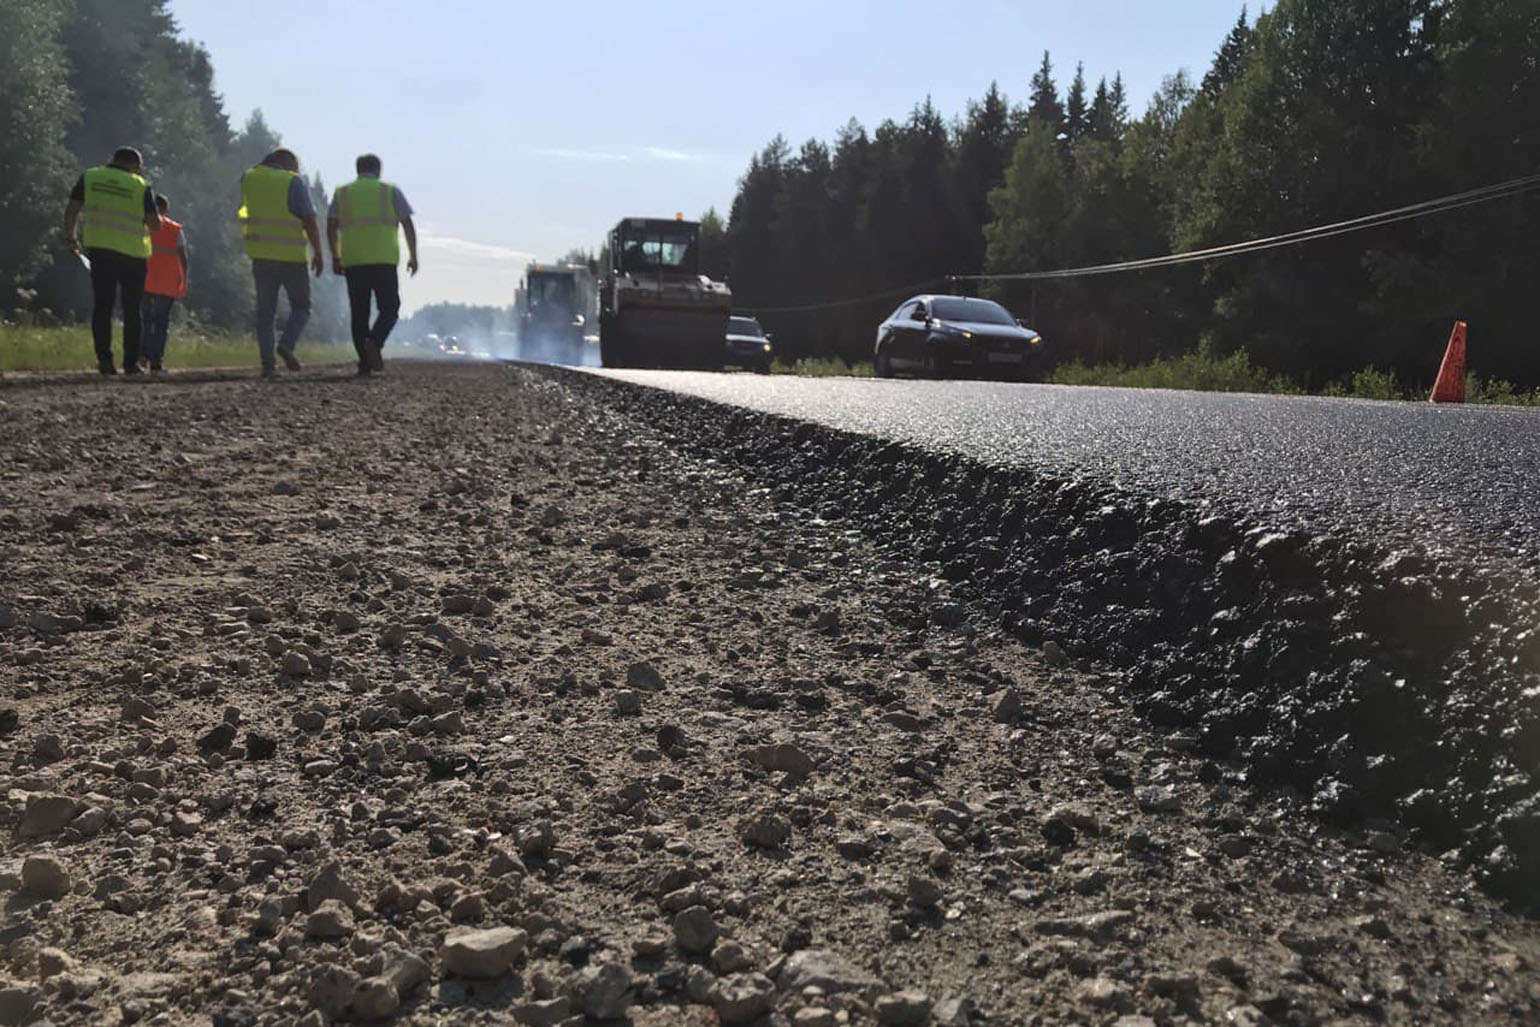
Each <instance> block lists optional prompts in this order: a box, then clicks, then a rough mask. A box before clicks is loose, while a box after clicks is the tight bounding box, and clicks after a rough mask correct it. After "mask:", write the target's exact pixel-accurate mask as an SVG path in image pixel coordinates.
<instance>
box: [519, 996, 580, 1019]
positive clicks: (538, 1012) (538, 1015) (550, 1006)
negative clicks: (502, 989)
mask: <svg viewBox="0 0 1540 1027" xmlns="http://www.w3.org/2000/svg"><path fill="white" fill-rule="evenodd" d="M571 1015H572V1000H571V999H570V998H568V997H567V996H565V995H558V996H557V997H556V998H548V999H535V1000H533V1001H530V1002H525V1003H523V1004H521V1005H517V1006H514V1007H513V1018H514V1020H516V1021H517V1022H519V1023H521V1024H523V1025H524V1027H557V1025H558V1024H561V1023H563V1022H565V1021H566V1020H567V1018H568V1017H570V1016H571Z"/></svg>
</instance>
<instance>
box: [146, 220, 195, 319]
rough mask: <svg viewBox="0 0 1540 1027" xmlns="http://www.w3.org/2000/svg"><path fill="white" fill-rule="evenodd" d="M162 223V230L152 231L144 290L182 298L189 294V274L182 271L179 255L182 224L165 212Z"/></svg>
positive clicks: (159, 294) (158, 294)
mask: <svg viewBox="0 0 1540 1027" xmlns="http://www.w3.org/2000/svg"><path fill="white" fill-rule="evenodd" d="M160 223H161V229H160V231H158V232H151V233H150V261H149V265H148V267H147V268H146V269H145V273H144V291H145V292H152V293H154V294H155V295H157V296H171V297H174V298H176V299H181V298H182V297H183V296H186V295H187V276H186V275H184V274H183V273H182V260H181V258H180V257H178V256H177V240H179V239H181V238H182V226H181V225H180V224H178V223H177V222H175V221H172V220H171V219H170V218H168V217H166V216H165V215H164V214H162V215H161V218H160Z"/></svg>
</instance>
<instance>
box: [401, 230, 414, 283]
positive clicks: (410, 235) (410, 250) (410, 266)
mask: <svg viewBox="0 0 1540 1027" xmlns="http://www.w3.org/2000/svg"><path fill="white" fill-rule="evenodd" d="M401 231H403V232H405V233H406V252H407V258H406V271H407V274H411V275H415V274H417V226H416V225H414V224H412V219H411V218H410V217H404V218H402V219H401Z"/></svg>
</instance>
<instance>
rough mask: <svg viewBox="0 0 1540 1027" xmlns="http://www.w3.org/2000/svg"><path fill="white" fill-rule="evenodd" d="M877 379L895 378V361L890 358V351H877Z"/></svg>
mask: <svg viewBox="0 0 1540 1027" xmlns="http://www.w3.org/2000/svg"><path fill="white" fill-rule="evenodd" d="M877 377H878V378H891V377H893V360H892V358H891V357H889V356H888V351H887V350H885V349H879V350H878V351H877Z"/></svg>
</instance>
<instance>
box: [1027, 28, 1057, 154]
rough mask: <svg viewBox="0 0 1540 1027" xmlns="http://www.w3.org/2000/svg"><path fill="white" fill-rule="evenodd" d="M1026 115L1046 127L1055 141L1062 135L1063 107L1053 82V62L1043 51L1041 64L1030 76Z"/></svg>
mask: <svg viewBox="0 0 1540 1027" xmlns="http://www.w3.org/2000/svg"><path fill="white" fill-rule="evenodd" d="M1027 114H1028V116H1029V117H1033V118H1036V119H1037V120H1038V121H1041V122H1042V123H1043V124H1044V125H1046V126H1047V127H1048V128H1049V129H1050V130H1051V131H1052V133H1053V138H1055V139H1057V138H1058V137H1059V136H1061V135H1063V134H1064V105H1063V104H1062V103H1060V102H1059V87H1058V86H1057V85H1055V84H1054V81H1053V61H1052V59H1051V58H1050V57H1049V55H1048V51H1047V50H1044V51H1043V63H1042V64H1041V65H1039V67H1038V69H1037V71H1036V72H1035V73H1034V74H1033V76H1032V92H1031V97H1030V99H1029V100H1028V101H1027Z"/></svg>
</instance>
